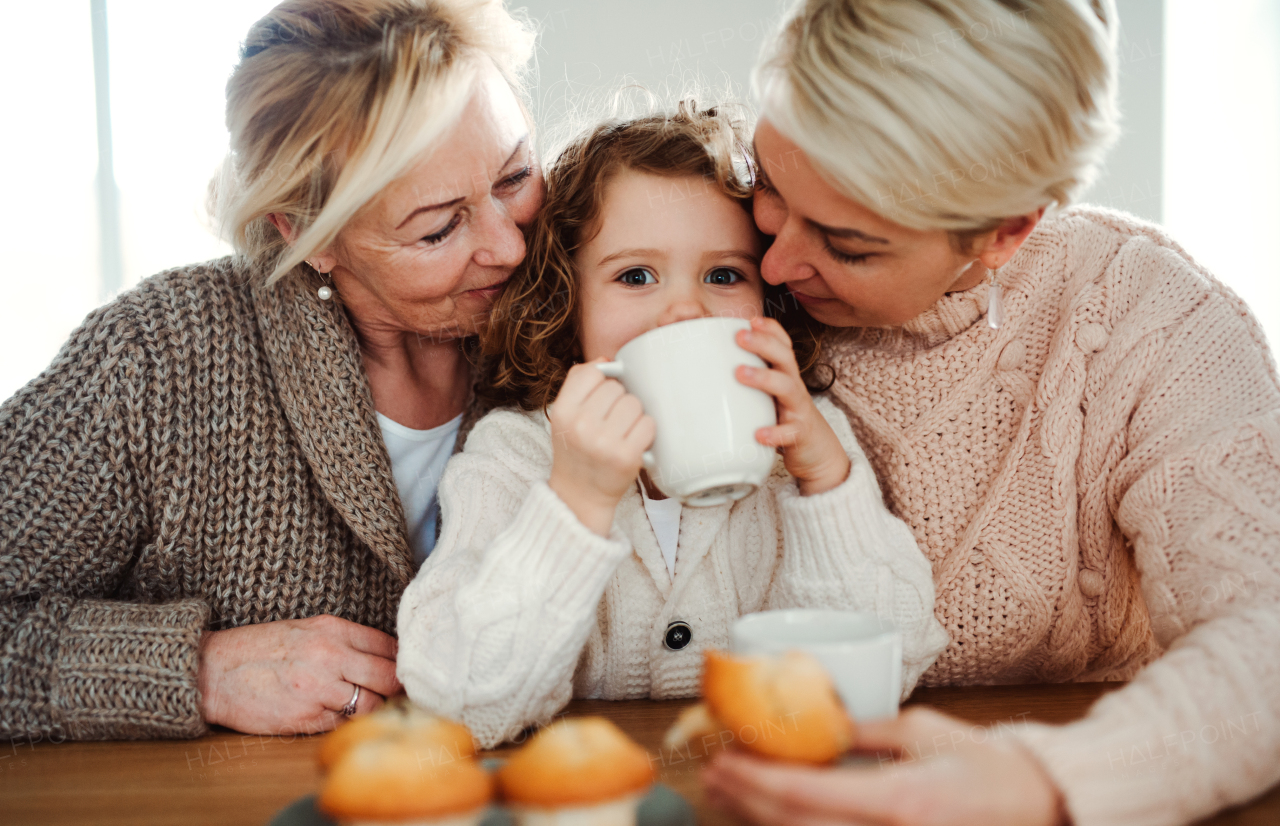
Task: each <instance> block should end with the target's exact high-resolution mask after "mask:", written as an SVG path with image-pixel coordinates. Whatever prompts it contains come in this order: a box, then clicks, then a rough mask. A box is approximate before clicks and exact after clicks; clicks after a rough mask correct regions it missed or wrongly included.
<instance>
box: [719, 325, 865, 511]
mask: <svg viewBox="0 0 1280 826" xmlns="http://www.w3.org/2000/svg"><path fill="white" fill-rule="evenodd" d="M737 341H738V346H739V347H741V348H742V349H744V350H746V351H747V352H749V353H755V354H756V355H757V356H759V357H760V358H762V359H764V360H765V362H766V363H767V364H769V368H768V369H761V368H758V367H747V366H745V365H743V366H741V367H739V368H738V371H737V378H738V381H740V382H742V383H743V384H745V385H746V386H748V387H755V388H757V389H759V390H763V391H764V392H766V393H768V394H769V395H770V396H773V398H774V400H775V401H776V402H777V406H778V423H777V424H776V425H775V426H773V427H762V428H760V429H759V430H757V431H756V441H758V442H759V443H760V444H762V445H766V446H768V447H776V448H778V449H779V450H781V451H782V461H783V463H784V464H786V466H787V472H788V473H790V474H791V475H792V476H794V477H795V478H796V483H797V484H798V485H799V486H800V493H801V495H802V496H810V495H812V494H815V493H822V492H823V491H828V490H831V489H832V488H834V487H836V486H837V485H839V484H840V483H841V482H843V481H844V480H845V479H846V478H848V476H849V457H848V456H846V455H845V452H844V448H843V447H842V446H841V445H840V440H839V439H838V438H836V434H835V431H834V430H832V429H831V425H829V424H827V420H826V419H824V418H823V417H822V414H821V413H819V412H818V408H817V406H816V405H814V403H813V397H812V396H810V395H809V390H808V388H806V387H805V386H804V380H803V379H801V378H800V367H799V365H797V364H796V354H795V351H794V350H792V349H791V338H790V336H788V335H787V332H786V330H783V329H782V325H781V324H779V323H778V322H777V321H775V320H774V319H772V318H764V317H758V318H753V319H751V329H750V330H741V331H739V332H738V335H737Z"/></svg>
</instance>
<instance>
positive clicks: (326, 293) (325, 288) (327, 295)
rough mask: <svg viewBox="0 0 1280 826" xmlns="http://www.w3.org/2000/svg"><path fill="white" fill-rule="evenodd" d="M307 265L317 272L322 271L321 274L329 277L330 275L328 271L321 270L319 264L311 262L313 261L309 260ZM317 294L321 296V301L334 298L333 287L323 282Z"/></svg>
mask: <svg viewBox="0 0 1280 826" xmlns="http://www.w3.org/2000/svg"><path fill="white" fill-rule="evenodd" d="M307 266H308V267H310V268H311V269H313V270H315V271H316V272H318V273H320V274H321V275H323V276H325V277H328V276H329V274H328V273H323V272H320V268H319V267H317V266H316V265H315V264H314V263H313V262H311V261H307ZM330 280H332V279H330ZM316 295H317V296H319V298H320V300H321V301H328V300H329V299H331V298H333V288H332V287H330V286H329V285H328V284H322V285H320V289H318V290H316Z"/></svg>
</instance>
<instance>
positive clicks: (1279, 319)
mask: <svg viewBox="0 0 1280 826" xmlns="http://www.w3.org/2000/svg"><path fill="white" fill-rule="evenodd" d="M1164 88H1165V150H1164V169H1165V172H1164V179H1165V182H1164V219H1165V225H1166V226H1167V228H1168V230H1169V234H1170V235H1172V236H1173V238H1174V240H1176V241H1177V242H1178V243H1179V244H1181V245H1182V246H1183V247H1184V248H1185V249H1186V250H1187V252H1189V253H1191V255H1192V256H1193V257H1194V258H1195V259H1196V260H1197V261H1199V262H1201V263H1202V264H1204V265H1205V266H1206V267H1208V268H1209V269H1210V270H1211V271H1212V272H1213V273H1214V275H1216V276H1217V277H1218V278H1219V279H1221V280H1222V281H1223V282H1225V283H1226V284H1227V285H1229V286H1230V287H1231V288H1232V289H1233V290H1235V291H1236V292H1237V293H1238V294H1239V295H1240V297H1241V298H1243V299H1244V300H1245V301H1246V302H1247V303H1248V304H1249V307H1250V308H1251V309H1252V310H1253V312H1254V315H1256V316H1257V317H1258V319H1259V321H1261V323H1262V326H1263V329H1265V330H1266V333H1267V339H1268V341H1269V342H1270V345H1271V347H1272V349H1273V351H1274V350H1275V348H1277V347H1280V255H1277V253H1276V245H1277V242H1278V241H1280V195H1278V193H1280V3H1276V2H1275V0H1219V2H1216V3H1213V4H1210V5H1206V4H1205V3H1204V2H1203V0H1168V3H1167V5H1166V15H1165V87H1164ZM1273 355H1274V352H1273Z"/></svg>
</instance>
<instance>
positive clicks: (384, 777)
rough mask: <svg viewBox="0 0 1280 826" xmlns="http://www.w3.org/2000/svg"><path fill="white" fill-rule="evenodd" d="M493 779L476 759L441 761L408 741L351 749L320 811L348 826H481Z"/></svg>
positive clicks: (382, 740) (329, 781)
mask: <svg viewBox="0 0 1280 826" xmlns="http://www.w3.org/2000/svg"><path fill="white" fill-rule="evenodd" d="M493 790H494V782H493V777H492V776H491V775H490V774H489V773H488V772H486V771H485V770H484V769H483V768H481V767H480V764H479V763H478V762H477V761H476V760H475V759H473V758H471V757H464V758H462V759H460V760H459V759H454V760H449V761H447V762H442V761H440V760H436V759H432V758H431V757H429V756H424V754H423V753H422V752H421V751H420V748H419V744H417V743H415V742H414V740H413V739H412V738H409V737H395V736H391V737H379V738H376V739H371V740H364V741H362V742H358V743H355V744H354V745H352V746H351V747H350V748H349V749H348V750H347V751H346V752H345V753H344V754H343V755H342V756H341V757H339V758H338V759H337V761H336V762H335V763H334V764H333V767H332V769H331V770H330V772H329V776H328V777H327V778H326V779H325V784H324V788H322V789H321V791H320V799H319V801H318V803H319V808H320V810H321V811H323V812H324V813H325V814H327V815H329V816H330V817H332V818H334V819H336V820H338V821H339V822H341V823H343V824H346V826H390V825H391V824H396V826H476V824H479V822H480V820H481V818H483V817H484V813H485V809H487V808H488V806H489V803H490V802H491V801H492V800H493Z"/></svg>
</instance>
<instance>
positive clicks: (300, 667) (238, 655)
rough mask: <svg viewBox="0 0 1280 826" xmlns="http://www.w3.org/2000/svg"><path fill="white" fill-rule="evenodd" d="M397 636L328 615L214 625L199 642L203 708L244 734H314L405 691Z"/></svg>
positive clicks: (208, 718)
mask: <svg viewBox="0 0 1280 826" xmlns="http://www.w3.org/2000/svg"><path fill="white" fill-rule="evenodd" d="M396 648H397V646H396V641H395V638H394V637H391V636H389V635H387V634H384V633H382V632H381V631H378V630H376V629H373V628H368V627H366V626H363V625H357V624H356V623H354V622H348V621H347V620H344V619H339V618H338V617H332V616H327V615H326V616H321V617H311V618H310V619H304V620H280V621H278V622H264V623H259V624H257V625H245V626H242V627H240V628H231V629H228V630H226V631H211V632H208V633H206V634H205V636H204V639H203V640H202V641H201V643H200V663H199V669H200V672H199V682H200V711H201V713H202V714H203V716H204V719H205V722H206V723H211V724H213V723H216V724H217V725H221V726H226V727H227V728H232V729H235V730H236V731H242V732H245V733H248V734H278V733H281V732H288V733H313V732H321V731H328V730H329V729H332V728H334V727H335V726H337V725H338V723H340V722H342V720H343V717H342V715H341V714H340V713H339V710H340V709H341V708H342V707H343V706H345V705H346V704H347V703H348V702H350V701H351V697H352V695H353V694H354V693H355V687H356V686H357V685H358V686H361V691H360V700H359V702H358V703H357V704H356V713H357V714H363V713H365V712H368V711H372V710H374V709H375V708H377V707H378V706H380V705H382V701H383V698H385V697H388V696H390V695H393V694H398V693H400V692H401V691H403V690H404V689H403V687H402V686H401V685H400V681H399V680H397V679H396Z"/></svg>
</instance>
